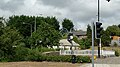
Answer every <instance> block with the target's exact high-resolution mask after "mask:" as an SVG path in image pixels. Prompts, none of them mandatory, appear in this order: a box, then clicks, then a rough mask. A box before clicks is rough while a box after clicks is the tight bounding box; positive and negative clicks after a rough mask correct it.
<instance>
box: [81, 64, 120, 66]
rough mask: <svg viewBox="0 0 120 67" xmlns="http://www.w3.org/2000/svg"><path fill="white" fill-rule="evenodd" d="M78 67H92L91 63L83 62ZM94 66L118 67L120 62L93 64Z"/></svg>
mask: <svg viewBox="0 0 120 67" xmlns="http://www.w3.org/2000/svg"><path fill="white" fill-rule="evenodd" d="M80 67H92V64H85V65H82V66H80ZM94 67H120V64H94Z"/></svg>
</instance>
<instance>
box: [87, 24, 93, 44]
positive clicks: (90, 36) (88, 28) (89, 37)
mask: <svg viewBox="0 0 120 67" xmlns="http://www.w3.org/2000/svg"><path fill="white" fill-rule="evenodd" d="M87 38H88V39H90V41H91V42H92V30H91V26H90V25H89V24H88V25H87Z"/></svg>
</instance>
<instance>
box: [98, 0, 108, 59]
mask: <svg viewBox="0 0 120 67" xmlns="http://www.w3.org/2000/svg"><path fill="white" fill-rule="evenodd" d="M106 1H108V2H110V0H106ZM97 16H98V23H100V0H98V15H97ZM100 40H101V38H99V39H98V40H97V42H98V58H100V52H101V51H100V48H101V42H100Z"/></svg>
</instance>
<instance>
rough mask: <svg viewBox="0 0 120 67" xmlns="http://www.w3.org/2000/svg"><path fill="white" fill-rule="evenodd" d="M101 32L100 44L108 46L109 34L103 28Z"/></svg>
mask: <svg viewBox="0 0 120 67" xmlns="http://www.w3.org/2000/svg"><path fill="white" fill-rule="evenodd" d="M101 34H102V35H101V41H102V46H109V44H110V42H111V38H110V35H109V34H108V33H107V32H106V31H104V30H102V32H101Z"/></svg>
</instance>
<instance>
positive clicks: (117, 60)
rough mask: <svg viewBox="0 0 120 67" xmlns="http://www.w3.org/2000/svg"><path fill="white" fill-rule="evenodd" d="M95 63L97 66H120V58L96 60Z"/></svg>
mask: <svg viewBox="0 0 120 67" xmlns="http://www.w3.org/2000/svg"><path fill="white" fill-rule="evenodd" d="M95 63H96V64H120V57H109V58H102V59H96V60H95Z"/></svg>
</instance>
